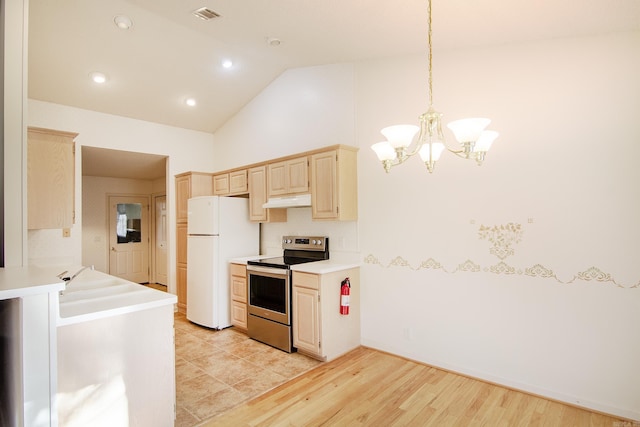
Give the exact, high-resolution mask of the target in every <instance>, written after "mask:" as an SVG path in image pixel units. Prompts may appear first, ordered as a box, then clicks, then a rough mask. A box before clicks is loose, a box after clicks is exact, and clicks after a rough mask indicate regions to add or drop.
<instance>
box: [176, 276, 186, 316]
mask: <svg viewBox="0 0 640 427" xmlns="http://www.w3.org/2000/svg"><path fill="white" fill-rule="evenodd" d="M176 296H177V297H178V311H179V312H180V313H186V312H187V264H178V267H177V269H176Z"/></svg>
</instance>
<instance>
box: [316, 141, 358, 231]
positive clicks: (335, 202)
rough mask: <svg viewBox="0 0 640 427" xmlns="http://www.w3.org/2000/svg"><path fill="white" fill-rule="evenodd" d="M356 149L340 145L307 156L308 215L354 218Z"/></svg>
mask: <svg viewBox="0 0 640 427" xmlns="http://www.w3.org/2000/svg"><path fill="white" fill-rule="evenodd" d="M357 160H358V158H357V149H356V148H351V147H345V146H340V147H339V148H337V149H335V150H329V151H326V152H321V153H316V154H313V155H312V156H311V174H310V176H311V179H310V180H311V217H312V219H315V220H334V221H335V220H341V221H355V220H357V219H358V182H357V179H358V171H357Z"/></svg>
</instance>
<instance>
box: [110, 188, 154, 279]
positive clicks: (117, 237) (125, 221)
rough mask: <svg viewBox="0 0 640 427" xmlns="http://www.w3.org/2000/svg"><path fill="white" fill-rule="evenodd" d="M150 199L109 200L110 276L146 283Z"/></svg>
mask: <svg viewBox="0 0 640 427" xmlns="http://www.w3.org/2000/svg"><path fill="white" fill-rule="evenodd" d="M149 246H150V238H149V196H109V247H110V251H109V274H111V275H113V276H118V277H121V278H123V279H125V280H129V281H131V282H135V283H148V282H149Z"/></svg>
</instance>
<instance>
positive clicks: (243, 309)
mask: <svg viewBox="0 0 640 427" xmlns="http://www.w3.org/2000/svg"><path fill="white" fill-rule="evenodd" d="M231 324H232V325H233V326H237V327H239V328H242V329H247V304H246V303H243V302H239V301H231Z"/></svg>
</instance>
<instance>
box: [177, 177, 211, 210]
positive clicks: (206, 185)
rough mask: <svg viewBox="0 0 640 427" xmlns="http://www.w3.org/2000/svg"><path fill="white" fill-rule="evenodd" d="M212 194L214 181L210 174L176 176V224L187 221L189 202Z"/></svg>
mask: <svg viewBox="0 0 640 427" xmlns="http://www.w3.org/2000/svg"><path fill="white" fill-rule="evenodd" d="M212 194H213V180H212V178H211V174H210V173H201V172H187V173H183V174H180V175H176V222H186V221H187V216H188V215H187V200H189V199H190V198H191V197H198V196H211V195H212Z"/></svg>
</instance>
